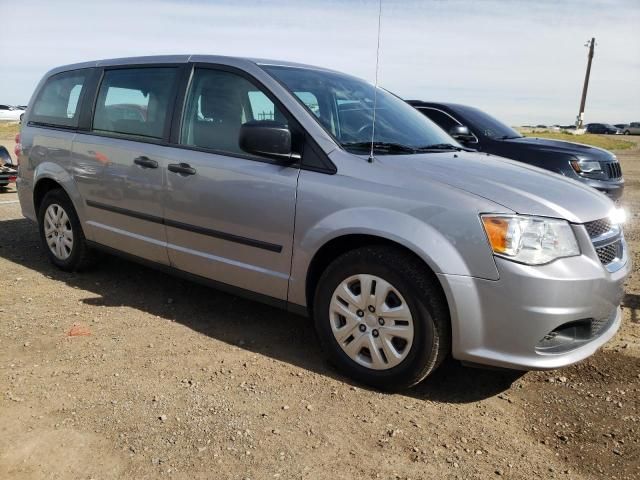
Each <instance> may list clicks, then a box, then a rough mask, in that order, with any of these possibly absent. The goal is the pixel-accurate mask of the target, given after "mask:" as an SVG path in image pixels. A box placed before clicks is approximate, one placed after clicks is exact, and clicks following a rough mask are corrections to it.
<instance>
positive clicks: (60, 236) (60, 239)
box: [38, 189, 93, 272]
mask: <svg viewBox="0 0 640 480" xmlns="http://www.w3.org/2000/svg"><path fill="white" fill-rule="evenodd" d="M38 225H39V228H40V239H41V240H42V245H43V246H44V248H45V250H46V252H47V254H48V256H49V259H50V260H51V262H52V263H53V264H54V265H55V266H57V267H58V268H60V269H62V270H66V271H68V272H72V271H76V270H82V269H84V268H86V267H88V266H89V265H90V264H91V263H92V261H93V252H92V251H91V250H90V249H89V246H88V245H87V242H86V239H85V236H84V232H83V231H82V226H81V225H80V220H79V219H78V215H77V213H76V210H75V208H74V207H73V204H72V203H71V200H70V199H69V197H68V196H67V194H66V193H65V192H64V191H63V190H60V189H56V190H51V191H50V192H48V193H47V194H46V195H45V197H44V199H43V200H42V204H41V205H40V209H39V211H38Z"/></svg>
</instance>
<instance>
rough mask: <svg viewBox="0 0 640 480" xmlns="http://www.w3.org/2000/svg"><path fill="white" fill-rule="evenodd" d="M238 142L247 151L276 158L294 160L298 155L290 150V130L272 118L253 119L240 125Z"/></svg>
mask: <svg viewBox="0 0 640 480" xmlns="http://www.w3.org/2000/svg"><path fill="white" fill-rule="evenodd" d="M238 143H239V144H240V148H241V149H242V150H244V151H245V152H248V153H254V154H256V155H263V156H265V157H271V158H275V159H277V160H290V161H294V160H297V159H298V158H299V156H297V155H294V154H293V153H292V152H291V131H290V130H289V127H288V126H287V125H285V124H283V123H279V122H275V121H272V120H260V121H258V120H254V121H250V122H246V123H244V124H243V125H242V126H241V127H240V136H239V140H238Z"/></svg>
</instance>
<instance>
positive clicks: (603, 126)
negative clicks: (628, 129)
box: [585, 123, 622, 135]
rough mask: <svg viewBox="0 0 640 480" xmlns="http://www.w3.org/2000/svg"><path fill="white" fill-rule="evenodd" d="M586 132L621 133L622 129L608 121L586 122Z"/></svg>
mask: <svg viewBox="0 0 640 480" xmlns="http://www.w3.org/2000/svg"><path fill="white" fill-rule="evenodd" d="M585 128H586V130H587V133H597V134H601V135H621V134H622V130H620V129H619V128H617V127H614V126H613V125H611V124H609V123H587V124H586V125H585Z"/></svg>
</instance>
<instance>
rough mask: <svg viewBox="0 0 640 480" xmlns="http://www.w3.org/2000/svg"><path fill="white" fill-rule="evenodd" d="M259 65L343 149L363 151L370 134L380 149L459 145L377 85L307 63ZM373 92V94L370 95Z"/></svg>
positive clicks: (409, 149) (406, 151)
mask: <svg viewBox="0 0 640 480" xmlns="http://www.w3.org/2000/svg"><path fill="white" fill-rule="evenodd" d="M262 68H263V69H264V70H266V71H267V73H269V74H270V75H271V76H273V77H274V78H275V79H276V80H278V81H279V82H280V83H282V84H284V86H285V87H286V88H287V89H288V90H289V91H290V92H291V93H292V94H294V95H295V96H297V97H298V99H299V100H300V101H301V102H302V104H303V105H304V106H305V107H306V108H307V109H308V110H309V111H310V112H311V113H312V114H313V115H314V116H315V117H316V118H317V119H318V121H319V122H320V124H321V125H322V126H323V127H324V128H325V129H326V130H327V131H328V132H329V133H330V134H331V135H333V137H334V138H335V139H336V140H337V141H338V142H339V143H340V144H341V145H342V146H343V147H344V148H345V149H346V150H348V151H351V152H353V153H358V154H364V153H367V152H368V150H369V148H370V144H371V140H372V134H373V135H374V138H373V140H374V143H375V144H376V145H379V147H380V149H381V150H380V151H384V152H387V153H389V150H388V148H387V147H388V146H389V145H392V146H395V147H401V148H397V149H395V151H394V153H410V152H411V151H412V149H420V148H426V147H429V146H433V145H443V144H449V145H452V146H454V147H459V144H458V143H457V142H456V141H455V140H454V139H453V138H451V137H450V136H449V135H448V134H447V133H445V132H443V131H442V130H441V129H440V128H438V127H437V126H436V125H434V123H433V122H431V121H430V120H429V119H428V118H426V117H425V116H424V115H422V114H421V113H419V112H418V111H417V110H415V109H414V108H413V107H412V106H410V105H408V104H407V103H405V102H404V101H403V100H402V99H400V98H398V97H396V96H395V95H392V94H391V93H389V92H387V91H386V90H383V89H381V88H378V89H377V93H376V90H375V88H374V87H373V85H370V84H369V83H367V82H365V81H362V80H359V79H357V78H354V77H351V76H348V75H344V74H340V73H335V72H327V71H322V70H315V69H308V68H299V67H283V66H270V65H263V66H262ZM374 96H376V97H377V98H375V100H374ZM374 102H375V104H376V115H375V133H374V129H373V108H374ZM385 146H386V147H385ZM402 147H407V148H406V149H403V148H402ZM376 148H378V147H376Z"/></svg>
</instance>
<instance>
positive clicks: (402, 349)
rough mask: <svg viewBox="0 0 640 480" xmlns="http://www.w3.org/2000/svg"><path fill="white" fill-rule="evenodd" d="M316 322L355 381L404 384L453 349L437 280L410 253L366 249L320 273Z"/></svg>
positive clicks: (333, 354)
mask: <svg viewBox="0 0 640 480" xmlns="http://www.w3.org/2000/svg"><path fill="white" fill-rule="evenodd" d="M313 306H314V308H313V311H314V321H315V326H316V330H317V332H318V336H319V338H320V342H321V344H322V346H323V349H324V350H325V352H326V353H327V354H328V356H329V359H330V360H331V361H332V362H333V363H334V364H335V365H336V366H338V367H339V368H340V369H341V370H342V371H343V372H345V373H346V374H347V375H349V376H350V377H352V378H354V379H355V380H357V381H360V382H363V383H366V384H369V385H372V386H375V387H377V388H382V389H388V390H396V389H400V388H407V387H410V386H412V385H415V384H416V383H418V382H420V381H421V380H422V379H424V378H425V377H426V376H427V375H429V374H430V373H431V372H432V371H433V370H435V369H436V368H437V366H438V365H439V364H440V363H441V362H442V360H443V359H444V358H445V357H446V356H447V354H448V352H449V344H450V340H449V337H450V334H449V330H450V327H449V315H448V310H447V307H446V302H445V300H444V298H443V294H442V292H441V290H440V288H439V285H438V284H437V280H436V279H435V278H434V276H433V275H432V274H430V272H427V271H426V267H425V266H424V265H423V264H422V263H421V262H420V261H418V260H417V259H415V258H413V257H412V256H411V255H410V254H408V253H405V252H403V251H401V250H396V249H394V248H389V247H377V246H376V247H365V248H361V249H358V250H353V251H351V252H348V253H346V254H344V255H342V256H341V257H339V258H337V259H336V260H335V261H334V262H333V263H331V264H330V265H329V267H328V268H327V269H326V271H325V272H324V273H323V274H322V276H321V278H320V281H319V284H318V288H317V291H316V295H315V302H314V305H313Z"/></svg>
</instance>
